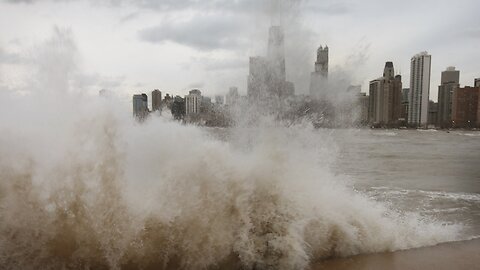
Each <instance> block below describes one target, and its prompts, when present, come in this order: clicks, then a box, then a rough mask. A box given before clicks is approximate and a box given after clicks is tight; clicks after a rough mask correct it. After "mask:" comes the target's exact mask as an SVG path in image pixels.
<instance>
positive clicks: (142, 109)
mask: <svg viewBox="0 0 480 270" xmlns="http://www.w3.org/2000/svg"><path fill="white" fill-rule="evenodd" d="M148 112H149V111H148V97H147V95H146V94H141V95H133V116H135V117H137V118H138V119H139V120H143V119H144V118H145V117H146V116H147V115H148Z"/></svg>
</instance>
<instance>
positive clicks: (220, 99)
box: [215, 95, 224, 106]
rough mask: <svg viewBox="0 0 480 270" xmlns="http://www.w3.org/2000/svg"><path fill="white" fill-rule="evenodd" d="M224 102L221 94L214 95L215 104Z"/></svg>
mask: <svg viewBox="0 0 480 270" xmlns="http://www.w3.org/2000/svg"><path fill="white" fill-rule="evenodd" d="M223 103H224V97H223V96H221V95H216V96H215V104H216V105H217V106H218V105H220V106H221V105H223Z"/></svg>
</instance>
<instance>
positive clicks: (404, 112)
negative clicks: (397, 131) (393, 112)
mask: <svg viewBox="0 0 480 270" xmlns="http://www.w3.org/2000/svg"><path fill="white" fill-rule="evenodd" d="M409 93H410V88H403V89H402V107H401V109H400V122H401V123H402V124H401V125H406V123H407V121H408V96H409Z"/></svg>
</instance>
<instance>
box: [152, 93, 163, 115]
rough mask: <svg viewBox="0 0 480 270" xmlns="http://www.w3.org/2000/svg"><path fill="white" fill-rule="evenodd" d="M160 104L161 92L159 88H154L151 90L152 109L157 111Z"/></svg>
mask: <svg viewBox="0 0 480 270" xmlns="http://www.w3.org/2000/svg"><path fill="white" fill-rule="evenodd" d="M161 105H162V92H160V90H158V89H155V90H153V91H152V111H159V110H161V107H160V106H161Z"/></svg>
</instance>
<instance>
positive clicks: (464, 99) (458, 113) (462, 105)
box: [452, 86, 480, 128]
mask: <svg viewBox="0 0 480 270" xmlns="http://www.w3.org/2000/svg"><path fill="white" fill-rule="evenodd" d="M479 99H480V87H470V86H465V87H459V88H457V89H455V91H454V92H453V98H452V125H453V127H456V128H475V127H480V121H479V120H480V119H479V115H480V109H479Z"/></svg>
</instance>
